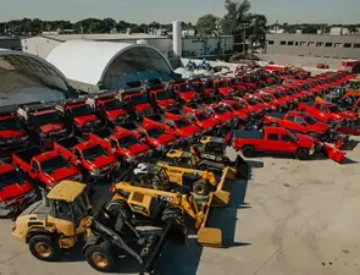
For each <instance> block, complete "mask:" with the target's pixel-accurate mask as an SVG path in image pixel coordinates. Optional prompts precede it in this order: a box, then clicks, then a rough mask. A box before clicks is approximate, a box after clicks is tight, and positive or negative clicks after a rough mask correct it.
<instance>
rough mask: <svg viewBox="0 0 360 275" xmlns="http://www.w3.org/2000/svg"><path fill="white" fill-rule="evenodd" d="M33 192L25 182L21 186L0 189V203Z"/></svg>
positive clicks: (13, 185) (14, 185)
mask: <svg viewBox="0 0 360 275" xmlns="http://www.w3.org/2000/svg"><path fill="white" fill-rule="evenodd" d="M31 190H32V186H31V184H30V183H29V182H27V181H25V182H23V183H21V184H18V183H13V184H12V185H8V186H5V187H4V188H2V189H0V202H3V201H6V200H9V199H12V198H16V197H19V196H21V195H25V194H26V193H28V192H30V191H31Z"/></svg>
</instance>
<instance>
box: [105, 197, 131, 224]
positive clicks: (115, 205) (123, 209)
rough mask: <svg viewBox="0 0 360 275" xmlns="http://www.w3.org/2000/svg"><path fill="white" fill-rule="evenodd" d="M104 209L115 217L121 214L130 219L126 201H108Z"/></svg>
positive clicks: (129, 210)
mask: <svg viewBox="0 0 360 275" xmlns="http://www.w3.org/2000/svg"><path fill="white" fill-rule="evenodd" d="M106 209H107V210H108V211H109V212H110V213H111V214H112V215H113V216H114V217H117V216H119V215H121V216H122V217H123V218H124V219H126V220H130V219H131V209H130V207H129V206H128V205H127V203H126V202H125V201H123V200H113V201H111V202H109V204H108V205H107V206H106Z"/></svg>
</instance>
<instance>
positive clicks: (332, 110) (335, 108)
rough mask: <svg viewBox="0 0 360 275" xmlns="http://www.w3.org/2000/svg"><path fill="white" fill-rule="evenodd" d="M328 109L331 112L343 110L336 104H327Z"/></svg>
mask: <svg viewBox="0 0 360 275" xmlns="http://www.w3.org/2000/svg"><path fill="white" fill-rule="evenodd" d="M329 111H330V112H331V113H341V112H343V109H341V108H340V107H339V106H337V105H331V106H329Z"/></svg>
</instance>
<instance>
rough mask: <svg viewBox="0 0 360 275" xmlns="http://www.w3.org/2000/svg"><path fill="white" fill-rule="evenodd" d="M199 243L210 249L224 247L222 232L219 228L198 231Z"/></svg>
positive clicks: (206, 228) (205, 228)
mask: <svg viewBox="0 0 360 275" xmlns="http://www.w3.org/2000/svg"><path fill="white" fill-rule="evenodd" d="M198 243H199V244H201V245H203V246H209V247H216V248H220V247H222V232H221V230H220V229H219V228H214V227H204V228H201V229H200V230H199V231H198Z"/></svg>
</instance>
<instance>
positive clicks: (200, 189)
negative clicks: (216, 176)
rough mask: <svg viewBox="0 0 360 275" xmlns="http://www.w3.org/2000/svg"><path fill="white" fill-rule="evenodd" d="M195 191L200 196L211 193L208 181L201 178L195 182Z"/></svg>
mask: <svg viewBox="0 0 360 275" xmlns="http://www.w3.org/2000/svg"><path fill="white" fill-rule="evenodd" d="M193 192H194V193H195V194H196V195H199V196H206V195H208V194H209V188H208V185H207V183H206V181H202V180H199V181H197V182H194V184H193Z"/></svg>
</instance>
